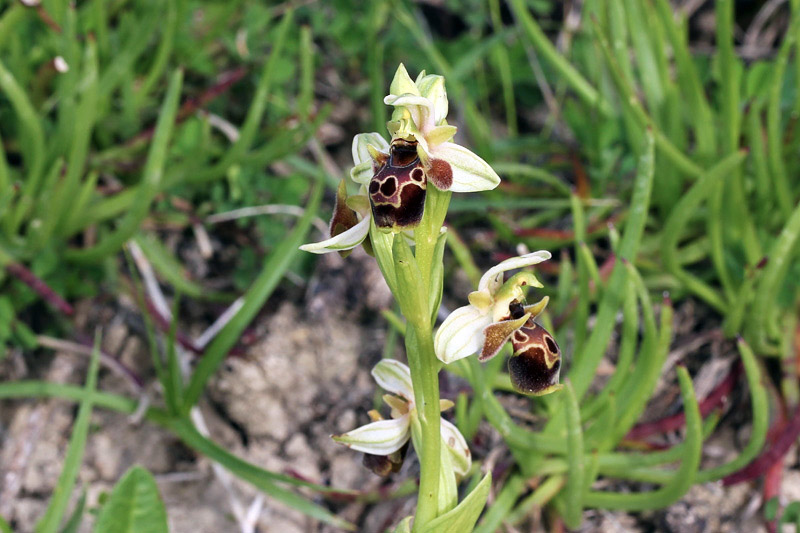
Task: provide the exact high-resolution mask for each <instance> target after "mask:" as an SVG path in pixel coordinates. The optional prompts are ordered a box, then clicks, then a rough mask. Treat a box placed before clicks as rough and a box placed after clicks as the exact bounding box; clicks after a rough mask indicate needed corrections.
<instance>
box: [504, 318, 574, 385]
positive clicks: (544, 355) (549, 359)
mask: <svg viewBox="0 0 800 533" xmlns="http://www.w3.org/2000/svg"><path fill="white" fill-rule="evenodd" d="M511 344H512V346H513V347H514V353H513V355H512V356H511V357H510V358H509V360H508V373H509V376H510V377H511V384H512V386H513V387H514V389H515V390H517V391H518V392H521V393H523V394H533V395H539V394H546V393H548V392H551V391H552V390H555V388H556V387H558V386H559V384H558V383H559V375H560V372H561V349H560V348H559V347H558V344H557V343H556V341H555V339H554V338H553V336H552V335H551V334H550V332H549V331H547V330H546V329H545V328H543V327H542V326H540V325H539V324H537V323H535V322H533V320H529V321H528V323H527V324H525V326H523V327H521V328H519V329H518V330H517V331H515V332H514V334H513V335H512V336H511Z"/></svg>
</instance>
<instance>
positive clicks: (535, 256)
mask: <svg viewBox="0 0 800 533" xmlns="http://www.w3.org/2000/svg"><path fill="white" fill-rule="evenodd" d="M550 257H551V255H550V252H548V251H547V250H539V251H537V252H531V253H529V254H525V255H521V256H519V257H512V258H511V259H506V260H505V261H503V262H502V263H500V264H498V265H495V266H493V267H492V268H490V269H489V270H487V271H486V273H485V274H484V275H483V276H481V280H480V282H479V283H478V290H479V291H480V290H484V289H488V290H489V291H490V292H492V293H495V292H497V289H498V288H499V287H498V286H497V285H498V283H500V284H502V282H503V277H502V276H503V273H504V272H506V271H508V270H515V269H517V268H524V267H527V266H531V265H536V264H539V263H541V262H542V261H547V260H548V259H550ZM498 278H499V279H498Z"/></svg>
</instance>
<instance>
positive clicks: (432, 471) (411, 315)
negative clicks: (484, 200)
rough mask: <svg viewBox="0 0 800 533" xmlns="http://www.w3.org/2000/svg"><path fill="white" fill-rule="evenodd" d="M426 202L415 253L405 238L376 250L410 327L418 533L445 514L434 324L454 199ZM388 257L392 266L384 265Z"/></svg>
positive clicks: (432, 195) (433, 195) (441, 195)
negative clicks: (444, 235) (445, 227)
mask: <svg viewBox="0 0 800 533" xmlns="http://www.w3.org/2000/svg"><path fill="white" fill-rule="evenodd" d="M426 200H427V201H426V206H425V216H424V219H423V221H422V223H421V224H420V226H419V227H418V228H417V229H416V230H415V232H414V233H415V235H414V237H415V238H414V241H415V250H414V253H413V254H412V252H411V248H410V247H409V245H408V244H407V243H406V242H405V240H404V238H403V237H402V236H400V235H395V236H394V238H392V239H390V240H391V242H392V244H391V250H392V252H391V256H388V254H386V253H385V251H386V250H387V249H388V246H384V247H383V248H376V257H377V259H378V262H379V263H381V270H382V271H383V272H389V271H394V272H395V273H396V285H395V287H394V295H395V298H396V299H397V300H398V302H399V303H400V308H401V310H402V311H403V314H404V315H405V318H406V320H407V321H408V326H409V327H408V328H407V329H406V339H405V340H406V354H407V356H408V366H409V368H410V370H411V380H412V382H413V386H414V403H415V404H416V408H417V414H418V420H419V439H418V440H417V438H416V437H415V447H416V448H417V454H418V455H419V458H420V466H421V472H420V483H419V495H418V500H417V512H416V517H415V520H414V530H415V531H419V530H421V529H422V528H424V527H425V525H426V524H428V523H429V522H431V521H432V520H434V519H435V518H436V517H437V516H438V515H439V514H440V513H441V512H442V511H443V510H442V509H440V502H439V492H440V490H441V487H440V486H439V481H440V475H441V472H440V470H441V455H440V453H441V446H442V438H441V428H440V425H441V422H440V414H439V379H438V375H439V369H440V368H441V364H440V363H439V361H438V359H436V354H435V352H434V348H433V320H434V318H435V316H436V311H437V309H434V308H438V302H439V298H436V297H433V296H435V294H434V293H435V292H441V283H440V278H441V272H442V265H441V253H438V254H437V250H439V251H441V249H442V247H441V246H437V244H438V243H439V237H440V232H441V228H442V224H443V222H444V216H445V213H446V212H447V206H448V204H449V200H450V194H449V193H446V192H441V191H438V190H436V189H434V188H433V187H431V188H430V189H429V191H428V197H427V199H426ZM374 231H377V230H374ZM386 240H387V238H386V237H383V236H381V235H375V238H374V239H373V241H378V242H379V244H380V243H381V242H385V241H386ZM387 244H388V243H387ZM389 257H391V262H392V265H386V264H383V263H385V262H387V261H388V260H389Z"/></svg>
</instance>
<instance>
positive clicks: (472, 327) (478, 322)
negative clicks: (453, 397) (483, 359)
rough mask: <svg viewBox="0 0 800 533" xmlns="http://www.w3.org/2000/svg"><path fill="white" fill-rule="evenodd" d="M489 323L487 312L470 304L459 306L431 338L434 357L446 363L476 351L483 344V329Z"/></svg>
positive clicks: (490, 318)
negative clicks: (432, 338)
mask: <svg viewBox="0 0 800 533" xmlns="http://www.w3.org/2000/svg"><path fill="white" fill-rule="evenodd" d="M491 323H492V317H491V315H490V314H489V313H485V312H482V311H480V310H479V309H478V308H476V307H473V306H471V305H466V306H464V307H459V308H458V309H456V310H455V311H453V312H452V313H450V316H448V317H447V318H446V319H445V321H444V322H443V323H442V325H441V326H439V330H438V331H437V332H436V337H435V338H434V340H433V346H434V351H435V352H436V357H438V358H439V360H440V361H441V362H443V363H445V364H448V363H452V362H453V361H457V360H459V359H463V358H464V357H469V356H470V355H472V354H475V353H478V351H480V348H481V346H482V345H483V329H484V328H485V327H486V326H488V325H489V324H491Z"/></svg>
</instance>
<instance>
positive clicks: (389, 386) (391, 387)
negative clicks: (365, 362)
mask: <svg viewBox="0 0 800 533" xmlns="http://www.w3.org/2000/svg"><path fill="white" fill-rule="evenodd" d="M372 377H373V378H375V381H376V382H377V383H378V385H380V386H381V388H382V389H384V390H386V391H389V392H391V393H393V394H397V395H399V396H402V397H403V398H405V399H406V400H407V401H409V402H413V401H414V387H413V386H412V384H411V370H409V368H408V367H407V366H406V365H404V364H403V363H401V362H400V361H395V360H394V359H382V360H381V361H380V362H379V363H378V364H377V365H375V367H374V368H373V369H372Z"/></svg>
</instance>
